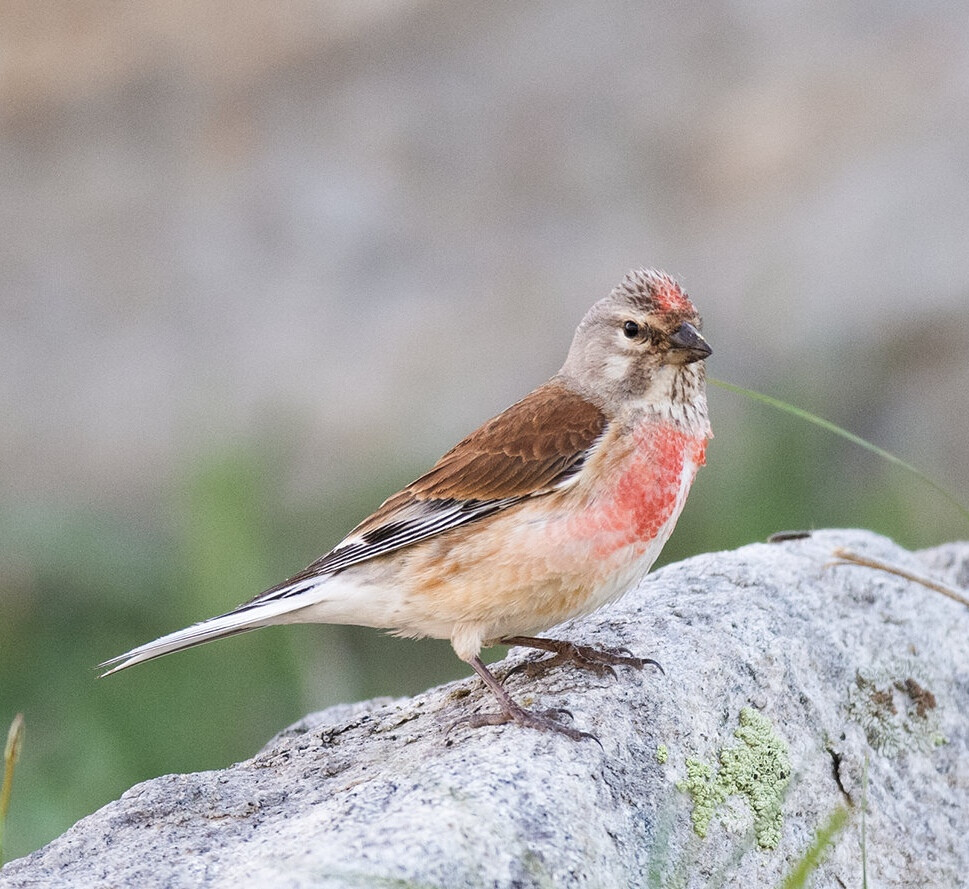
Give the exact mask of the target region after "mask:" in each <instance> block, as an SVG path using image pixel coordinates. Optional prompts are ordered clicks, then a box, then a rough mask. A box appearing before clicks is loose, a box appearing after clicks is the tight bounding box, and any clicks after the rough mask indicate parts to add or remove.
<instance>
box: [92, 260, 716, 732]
mask: <svg viewBox="0 0 969 889" xmlns="http://www.w3.org/2000/svg"><path fill="white" fill-rule="evenodd" d="M701 329H702V322H701V319H700V316H699V314H698V313H697V310H696V308H695V306H694V305H693V303H692V301H691V300H690V298H689V296H687V294H686V293H685V292H684V290H683V289H682V288H681V287H680V285H679V284H678V283H677V282H676V281H675V280H674V279H673V278H672V277H671V276H670V275H668V274H666V273H665V272H662V271H658V270H655V269H634V270H632V271H630V272H629V273H627V274H626V275H625V276H624V278H623V279H622V281H621V282H620V283H619V284H618V285H617V286H616V287H615V288H614V289H613V290H612V291H611V292H610V293H609V294H608V295H607V296H606V297H605V298H603V299H600V300H599V301H598V302H596V303H595V304H594V305H593V306H592V307H591V308H590V309H589V310H588V312H587V313H586V315H585V316H584V318H583V319H582V321H581V322H580V324H579V326H578V328H577V329H576V332H575V335H574V337H573V340H572V344H571V347H570V348H569V351H568V354H567V357H566V359H565V363H564V364H563V365H562V367H561V369H560V370H559V371H558V372H557V373H556V374H554V375H553V376H552V377H551V378H550V379H549V380H548V381H547V382H545V383H543V384H542V385H540V386H538V387H537V388H536V389H534V390H533V391H531V392H530V393H529V394H528V395H526V396H525V397H524V398H522V399H521V400H520V401H518V402H516V403H515V404H513V405H512V406H511V407H509V408H507V409H506V410H504V411H502V412H501V413H500V414H498V415H497V416H495V417H493V418H492V419H490V420H488V421H487V422H486V423H484V425H482V426H481V427H480V428H478V429H477V430H476V431H474V432H472V433H471V434H470V435H468V436H467V437H466V438H464V439H463V440H462V441H460V442H459V443H458V444H457V445H455V446H454V447H453V448H451V450H449V451H448V452H447V453H446V454H444V456H442V457H441V458H440V459H439V460H438V461H437V462H436V463H435V464H434V465H433V466H432V467H431V468H430V469H429V470H428V471H427V472H426V473H424V474H423V475H421V476H420V477H419V478H418V479H416V480H415V481H413V482H411V483H410V484H409V485H407V486H406V487H405V488H403V489H402V490H401V491H399V492H397V493H396V494H393V495H392V496H390V497H389V498H387V499H386V500H385V501H384V502H383V504H382V505H381V506H380V507H378V509H377V510H376V512H374V513H373V514H372V515H370V516H369V517H368V518H366V519H364V520H363V521H362V522H361V523H360V524H358V525H357V526H356V527H355V528H354V529H353V530H352V531H350V533H349V534H347V536H346V537H345V538H344V539H343V540H342V541H341V542H340V543H338V544H337V545H336V546H335V547H334V548H333V549H331V550H330V551H329V552H328V553H326V554H325V555H323V556H322V557H320V558H319V559H317V560H316V561H314V562H313V563H312V564H310V565H309V566H308V567H307V568H305V569H303V570H302V571H300V572H298V573H297V574H295V575H293V576H292V577H290V578H289V579H288V580H285V581H283V582H282V583H279V584H277V585H276V586H273V587H271V588H270V589H268V590H265V591H264V592H262V593H260V594H259V595H257V596H255V597H254V598H253V599H251V600H250V601H248V602H246V603H245V604H243V605H240V606H239V607H237V608H235V609H233V610H231V611H228V612H227V613H225V614H222V615H219V616H217V617H212V618H209V619H207V620H203V621H201V622H200V623H196V624H194V625H192V626H189V627H187V628H185V629H182V630H178V631H176V632H173V633H169V634H168V635H166V636H162V637H161V638H159V639H156V640H155V641H153V642H148V643H147V644H144V645H141V646H139V647H137V648H134V649H132V650H131V651H128V652H127V653H125V654H122V655H119V656H117V657H114V658H111V659H109V660H107V661H105V662H104V663H103V664H101V665H100V666H101V668H107V669H106V671H105V672H104V673H103V674H102V676H108V675H110V674H112V673H117V672H118V671H120V670H125V669H127V668H128V667H132V666H134V665H135V664H140V663H142V662H144V661H148V660H151V659H153V658H156V657H160V656H161V655H165V654H169V653H171V652H174V651H179V650H182V649H185V648H190V647H192V646H195V645H199V644H202V643H204V642H208V641H210V640H213V639H220V638H224V637H227V636H232V635H235V634H237V633H242V632H246V631H248V630H253V629H256V628H258V627H265V626H271V625H275V624H292V623H332V624H356V625H361V626H367V627H376V628H381V629H385V630H388V631H390V632H392V633H393V634H395V635H398V636H402V637H412V638H421V637H432V638H440V639H448V640H450V642H451V645H452V647H453V649H454V652H455V654H456V655H457V656H458V657H459V658H460V659H461V660H462V661H465V662H467V663H468V664H469V665H470V666H471V667H472V669H473V670H474V671H475V673H477V675H478V676H479V677H480V678H481V680H482V681H483V682H484V684H485V685H486V686H487V687H488V688H489V689H490V690H491V692H493V694H494V696H495V698H496V699H497V702H498V706H499V710H498V712H495V713H475V714H473V715H470V716H467V717H465V719H463V720H459V721H463V722H467V723H468V724H470V725H471V726H473V727H479V726H484V725H502V724H505V723H515V724H517V725H519V726H522V727H525V728H531V729H537V730H540V731H550V732H558V733H561V734H564V735H566V736H568V737H570V738H572V739H575V740H579V739H582V738H586V737H594V736H593V735H591V734H590V733H588V732H583V731H580V730H579V729H577V728H574V727H573V726H572V725H568V724H567V723H566V721H565V720H564V718H563V712H564V713H566V714H568V711H561V710H549V711H534V710H529V709H526V708H525V707H523V706H522V705H520V704H518V703H517V702H516V701H515V700H514V699H513V698H512V696H511V695H510V694H509V692H508V691H507V690H506V689H505V687H504V686H503V684H502V683H501V682H499V680H498V679H497V678H496V677H495V676H494V674H493V673H492V672H491V670H489V669H488V667H487V666H486V665H485V664H484V662H483V661H482V660H481V656H480V653H481V650H482V648H485V647H488V646H491V645H495V644H504V645H509V646H523V647H530V648H535V649H539V650H542V651H546V652H551V653H552V657H551V658H547V659H546V662H549V663H551V662H555V663H563V662H571V663H574V664H576V665H578V666H579V667H585V668H587V669H591V670H595V671H597V672H602V671H608V672H614V671H613V669H612V668H613V666H615V665H628V666H632V667H642V666H643V665H644V664H645V663H654V664H655V663H656V662H655V661H650V660H649V659H640V658H636V657H633V656H632V655H631V654H630V653H628V652H627V653H625V654H624V653H621V652H622V651H624V650H619V651H612V650H601V649H596V648H593V647H591V646H583V645H577V644H575V643H572V642H569V641H567V640H560V639H552V638H547V637H545V636H537V635H536V634H538V633H545V632H546V631H547V630H549V629H551V628H553V627H555V626H557V625H559V624H561V623H563V622H564V621H566V620H569V619H572V618H575V617H579V616H581V615H585V614H589V613H591V612H593V611H595V610H597V609H598V608H600V607H602V606H603V605H605V604H607V603H609V602H611V601H614V600H616V599H618V598H619V597H620V596H622V595H623V594H624V593H625V592H626V591H627V590H628V589H629V588H631V587H632V586H633V585H635V584H636V583H637V581H639V580H640V579H641V578H642V577H643V576H644V575H645V574H646V572H647V571H648V570H649V568H650V567H651V566H652V564H653V562H654V561H655V560H656V558H657V556H658V555H659V553H660V551H661V550H662V548H663V546H664V545H665V543H666V541H667V539H668V538H669V536H670V534H671V533H672V531H673V527H674V525H675V524H676V521H677V519H678V518H679V515H680V513H681V511H682V509H683V506H684V503H685V501H686V498H687V494H688V493H689V490H690V487H691V485H692V483H693V480H694V477H695V476H696V473H697V470H698V469H699V468H700V466H702V465H703V464H704V463H705V454H706V445H707V440H708V439H709V438H711V437H712V432H711V428H710V422H709V418H708V412H707V402H706V383H705V370H704V361H705V359H706V358H708V357H709V356H710V355H711V354H712V350H711V348H710V346H709V345H708V343H707V341H706V340H705V339H704V338H703V335H702V334H701V332H700V331H701ZM568 715H571V714H568ZM596 740H598V739H596Z"/></svg>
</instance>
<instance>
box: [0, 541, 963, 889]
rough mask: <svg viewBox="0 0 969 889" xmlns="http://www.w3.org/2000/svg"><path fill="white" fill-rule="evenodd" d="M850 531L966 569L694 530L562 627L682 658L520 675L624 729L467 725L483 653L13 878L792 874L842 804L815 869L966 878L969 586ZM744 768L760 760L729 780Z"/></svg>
mask: <svg viewBox="0 0 969 889" xmlns="http://www.w3.org/2000/svg"><path fill="white" fill-rule="evenodd" d="M836 547H847V548H849V549H850V550H852V551H854V552H857V553H862V554H864V555H866V556H870V557H875V558H878V559H882V560H886V561H888V562H891V563H892V564H895V565H898V566H899V567H902V568H904V569H906V570H908V571H910V572H914V573H917V574H920V575H927V576H932V577H934V578H936V579H938V580H941V581H942V582H944V583H947V584H949V585H953V586H960V587H962V588H965V587H966V586H967V585H969V544H967V543H954V544H947V545H945V546H941V547H938V548H936V549H932V550H927V551H924V552H919V553H910V552H907V551H906V550H903V549H901V548H899V547H898V546H896V545H895V544H893V543H892V542H891V541H889V540H887V539H885V538H883V537H879V536H877V535H875V534H873V533H870V532H866V531H821V532H815V533H813V534H812V535H811V536H810V537H808V538H806V539H803V540H791V541H787V542H782V543H764V544H754V545H751V546H746V547H744V548H742V549H740V550H737V551H734V552H722V553H709V554H705V555H700V556H696V557H695V558H692V559H688V560H686V561H684V562H681V563H678V564H675V565H670V566H668V567H666V568H664V569H662V570H660V571H657V572H656V573H655V574H653V575H650V576H649V577H648V578H647V579H646V580H645V581H644V582H643V583H642V584H641V586H640V587H639V588H638V589H636V590H634V591H632V592H631V593H630V594H628V595H627V596H626V597H625V598H624V599H623V600H622V601H621V602H619V603H617V604H616V605H614V606H612V607H610V608H608V609H605V610H603V611H601V612H599V613H598V614H596V615H593V616H591V617H588V618H585V619H583V620H581V621H576V622H574V623H573V624H571V625H568V626H565V627H563V628H560V629H559V630H558V631H557V633H556V635H560V636H565V637H568V638H571V639H575V640H580V641H583V642H587V643H593V644H597V645H601V646H616V647H618V646H627V647H628V648H630V649H632V650H633V651H635V652H636V653H640V654H644V655H651V656H654V657H656V658H657V659H658V660H659V661H661V662H662V664H663V667H664V668H665V674H661V673H660V672H658V671H657V670H655V669H652V668H648V667H647V668H646V669H644V670H643V671H642V672H635V671H632V670H629V669H620V670H619V672H618V675H617V677H616V678H615V679H611V678H605V679H601V678H596V677H594V676H591V675H587V674H584V673H579V672H577V671H576V670H575V669H573V668H571V667H563V668H556V669H554V670H551V671H549V672H547V673H545V674H544V675H542V676H540V677H534V678H530V677H528V676H526V675H524V674H523V673H519V674H516V675H515V676H513V677H511V678H510V679H509V682H508V687H509V688H510V690H511V692H512V693H513V694H514V695H515V696H516V698H517V699H518V700H519V701H521V702H522V703H524V704H526V705H528V706H533V707H540V708H547V707H567V708H568V709H569V710H570V711H571V712H572V714H573V719H574V724H575V725H576V726H578V727H579V728H582V729H586V730H589V731H593V732H595V734H596V735H597V736H598V738H599V741H600V743H601V746H600V744H597V743H595V742H594V741H583V742H578V743H576V742H573V741H570V740H569V739H567V738H565V737H562V736H556V735H549V734H542V733H537V732H533V731H525V730H522V729H519V728H517V727H514V726H502V727H497V728H481V729H474V730H472V729H469V728H467V727H465V726H462V725H460V724H457V725H455V722H456V721H457V720H459V719H460V718H461V717H462V716H464V715H466V714H468V713H471V712H474V711H477V710H481V709H484V710H490V709H493V708H494V702H493V700H492V699H491V697H490V696H489V695H488V694H487V693H486V692H485V690H484V689H483V688H482V687H481V685H480V683H478V682H477V681H476V680H473V679H469V680H466V681H463V682H456V683H451V684H449V685H446V686H442V687H440V688H435V689H431V690H430V691H428V692H426V693H424V694H421V695H418V696H416V697H414V698H411V699H404V700H388V699H380V700H376V701H369V702H363V703H359V704H353V705H346V706H340V707H334V708H331V709H329V710H325V711H323V712H321V713H315V714H312V715H310V716H308V717H306V718H305V719H304V720H302V721H301V722H300V723H298V724H297V725H296V726H293V727H291V728H290V729H287V730H286V731H284V732H283V733H281V734H280V735H279V736H277V737H276V738H275V739H274V740H273V741H272V742H271V743H270V744H269V745H268V746H267V747H266V748H265V749H264V750H262V751H260V752H259V753H258V754H257V755H256V756H254V757H253V758H252V759H250V760H247V761H245V762H242V763H238V764H237V765H234V766H231V767H230V768H227V769H225V770H222V771H217V772H203V773H199V774H190V775H166V776H163V777H160V778H156V779H154V780H151V781H146V782H145V783H143V784H139V785H137V786H135V787H133V788H132V789H131V790H129V791H128V792H127V793H125V794H124V795H123V796H122V797H121V798H120V799H119V800H117V801H115V802H113V803H110V804H109V805H107V806H105V807H104V808H103V809H101V810H100V811H98V812H95V813H94V814H93V815H90V816H89V817H87V818H84V819H83V820H82V821H80V822H78V823H77V824H76V825H75V826H74V827H72V828H71V829H70V830H68V831H67V832H66V833H65V834H64V835H63V836H61V837H59V838H58V839H56V840H54V841H53V842H52V843H50V844H49V845H48V846H46V847H45V848H43V849H41V850H39V851H37V852H35V853H33V854H32V855H29V856H27V857H26V858H22V859H20V860H17V861H13V862H10V863H9V864H8V865H7V866H6V867H5V868H4V869H3V871H2V872H0V886H2V887H36V886H41V885H42V886H70V887H73V889H86V887H92V889H93V887H128V886H131V887H139V889H141V887H154V886H165V887H173V889H174V887H199V886H205V887H243V886H271V887H273V889H297V887H298V889H303V887H327V889H329V887H358V886H360V887H363V886H366V887H382V886H388V887H389V886H401V887H404V886H408V887H410V886H421V887H464V886H468V887H478V886H489V887H544V886H548V887H553V886H554V887H572V886H582V887H600V886H601V887H610V889H611V887H625V886H663V887H674V886H676V887H681V886H685V887H706V886H710V885H726V886H733V885H737V886H777V885H779V883H780V882H781V880H782V879H783V877H784V875H785V874H786V873H788V872H789V870H790V869H791V868H792V867H793V865H794V864H795V863H796V862H797V861H798V860H799V859H800V858H801V857H802V856H803V854H804V853H805V851H806V850H807V848H808V847H809V846H810V844H811V842H812V839H813V837H814V835H815V833H816V831H817V830H818V829H819V827H821V826H822V825H823V824H824V823H825V822H826V821H827V819H828V818H829V816H830V815H831V813H832V812H834V811H836V810H837V809H838V808H839V807H847V809H848V810H849V820H848V822H847V826H846V827H845V828H844V829H843V830H842V831H841V833H840V834H838V835H837V837H836V840H835V842H834V844H833V847H832V848H831V850H830V854H829V855H828V857H827V859H826V860H825V861H824V862H823V863H822V864H821V865H820V868H819V869H818V871H817V872H816V873H815V875H814V877H813V880H814V883H813V885H814V886H817V887H827V886H832V887H834V886H859V885H861V884H862V882H861V874H862V868H863V866H864V867H865V868H866V869H867V879H868V884H869V885H872V886H879V887H903V886H911V887H916V886H918V887H922V886H956V885H959V884H960V881H961V880H963V879H964V877H965V874H966V873H969V842H967V839H966V838H967V837H969V645H967V644H966V638H967V635H969V610H967V609H966V608H965V607H964V606H963V605H961V604H959V603H958V602H956V601H953V600H951V599H949V598H946V597H944V596H943V595H940V594H939V593H938V592H935V591H932V590H930V589H928V588H926V587H924V586H923V585H921V584H918V583H914V582H912V581H909V580H905V579H903V578H901V577H899V576H896V575H893V574H889V573H886V572H884V571H879V570H874V569H872V568H866V567H860V566H856V565H843V564H831V563H832V559H833V555H832V554H833V552H834V550H835V548H836ZM531 657H533V655H532V654H525V653H522V652H521V651H519V650H514V651H513V652H512V656H511V657H510V658H509V660H508V665H511V664H514V663H519V662H521V661H522V660H523V659H526V658H531ZM741 723H744V725H745V728H741ZM738 764H739V765H738ZM738 768H741V769H743V768H747V769H748V773H745V774H746V778H747V779H748V782H749V786H747V787H746V793H740V792H734V793H732V794H731V793H730V791H731V789H732V790H733V791H739V790H742V789H743V788H742V787H740V783H739V782H738V779H737V776H736V774H734V772H732V771H731V770H734V771H735V770H736V769H738ZM704 769H706V773H707V774H708V776H709V780H708V781H707V783H706V789H707V790H708V791H711V792H712V789H713V788H716V787H720V788H721V789H722V793H721V796H725V797H726V798H725V799H723V800H722V801H720V802H719V803H718V802H717V801H716V800H715V799H713V802H712V803H711V805H710V808H709V810H708V811H707V812H706V814H707V815H708V816H710V817H709V818H707V819H706V820H705V819H704V813H703V810H702V807H699V806H695V805H694V803H695V800H694V797H693V796H691V794H690V793H688V792H687V791H686V790H684V789H682V788H683V787H684V786H685V784H684V782H685V781H686V779H687V776H688V772H689V773H691V774H693V775H694V777H695V776H696V775H697V774H703V772H704ZM728 774H729V775H732V777H731V778H730V780H725V776H727V775H728ZM741 777H743V776H741ZM731 782H733V783H732V784H731ZM694 783H696V782H694ZM700 783H701V784H702V783H703V782H700ZM724 788H725V789H724ZM701 789H702V787H701ZM728 794H730V795H728ZM707 795H708V796H711V794H710V793H708V794H707ZM711 798H712V797H711ZM754 805H756V807H757V813H756V814H757V818H755V813H754V811H753V807H754ZM774 806H776V808H777V811H776V812H775V811H774V810H773V808H772V807H774ZM863 812H864V813H865V816H864V819H863V817H862V813H863ZM698 826H699V827H701V829H702V828H703V827H705V829H706V831H705V832H706V836H705V837H701V836H699V835H698V833H697V827H698ZM863 830H864V833H862V831H863ZM863 835H864V842H862V836H863Z"/></svg>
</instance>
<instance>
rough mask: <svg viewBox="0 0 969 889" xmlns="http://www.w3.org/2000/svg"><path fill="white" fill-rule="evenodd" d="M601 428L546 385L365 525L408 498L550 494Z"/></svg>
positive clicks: (580, 403) (578, 403) (583, 403)
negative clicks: (548, 489)
mask: <svg viewBox="0 0 969 889" xmlns="http://www.w3.org/2000/svg"><path fill="white" fill-rule="evenodd" d="M605 424H606V418H605V416H604V415H603V413H602V411H600V410H599V408H598V407H596V406H595V405H594V404H592V402H590V401H587V400H586V399H585V398H583V397H582V396H581V395H579V394H578V393H576V392H573V391H571V390H570V389H566V388H565V387H564V386H562V385H561V384H559V383H555V382H551V383H546V384H545V385H544V386H540V387H539V388H538V389H535V390H534V391H533V392H531V393H529V394H528V395H526V396H525V397H524V398H523V399H522V400H521V401H519V402H518V403H517V404H513V405H512V406H511V407H510V408H508V409H507V410H504V411H502V412H501V413H500V414H498V416H497V417H494V418H493V419H491V420H489V421H488V422H487V423H485V424H484V425H483V426H482V427H481V428H480V429H478V430H476V431H475V432H472V433H471V434H470V435H469V436H468V437H467V438H465V439H464V440H463V441H460V442H458V444H456V445H455V446H454V447H453V448H451V450H450V451H448V452H447V453H446V454H445V455H444V456H443V457H441V459H440V460H438V461H437V463H435V464H434V466H433V467H431V469H430V470H428V471H427V472H425V473H424V475H422V476H421V477H420V478H419V479H417V481H415V482H412V483H411V484H409V485H408V486H407V487H406V488H404V490H403V491H401V492H400V494H397V495H396V496H395V497H391V498H390V499H389V500H388V501H387V502H386V503H385V504H384V505H383V506H382V507H381V508H380V509H379V510H377V512H376V513H374V515H373V516H371V517H370V518H369V519H368V520H367V522H366V524H367V525H371V524H372V523H374V522H375V521H376V522H379V521H380V520H381V519H382V518H384V517H386V515H387V512H388V511H389V510H392V509H393V508H395V507H396V506H398V505H400V504H401V503H403V502H406V501H407V500H409V499H410V498H414V499H417V500H503V499H505V498H507V497H524V496H527V495H529V494H535V493H537V492H539V491H541V490H543V489H545V488H550V487H552V486H554V485H555V483H556V481H558V480H559V479H560V478H561V476H562V475H563V474H564V473H566V472H568V470H569V469H571V468H572V467H573V465H574V464H575V463H576V461H578V460H581V459H582V457H583V456H584V455H585V452H586V451H587V450H588V449H589V448H590V447H591V446H592V444H593V443H594V442H595V440H596V439H597V438H598V437H599V436H600V435H601V434H602V430H603V429H604V428H605ZM398 498H400V500H399V501H398ZM394 501H398V502H397V503H395V502H394Z"/></svg>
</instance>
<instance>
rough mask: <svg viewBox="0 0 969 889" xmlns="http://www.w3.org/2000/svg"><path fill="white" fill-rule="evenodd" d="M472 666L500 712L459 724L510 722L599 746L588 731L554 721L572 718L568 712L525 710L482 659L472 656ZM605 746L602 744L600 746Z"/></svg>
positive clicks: (475, 725)
mask: <svg viewBox="0 0 969 889" xmlns="http://www.w3.org/2000/svg"><path fill="white" fill-rule="evenodd" d="M469 663H470V664H471V666H472V667H474V672H475V673H477V674H478V675H479V676H480V677H481V679H482V681H483V682H484V684H485V685H487V686H488V688H490V689H491V691H492V692H493V693H494V696H495V697H496V698H498V703H499V704H500V705H501V712H500V713H475V714H474V715H472V716H467V717H465V718H463V719H460V720H458V722H459V723H462V722H466V723H467V724H468V725H470V726H471V727H472V728H479V727H481V726H483V725H505V724H506V723H509V722H514V723H515V724H516V725H520V726H522V727H523V728H533V729H538V730H539V731H542V732H558V733H559V734H561V735H565V736H566V737H569V738H571V739H572V740H573V741H581V740H583V738H591V739H592V740H593V741H595V742H596V743H599V739H598V738H597V737H596V736H595V735H590V734H589V733H588V732H580V731H579V730H578V729H574V728H569V727H568V726H567V725H562V723H561V722H559V721H558V720H557V719H555V714H563V713H564V714H568V715H569V716H571V715H572V714H571V713H569V711H568V710H562V709H555V710H543V711H541V712H538V713H534V712H532V711H531V710H526V709H525V708H524V707H522V706H521V705H520V704H516V703H515V701H514V700H512V697H511V695H509V694H508V692H507V691H505V689H504V687H503V686H502V684H501V683H500V682H499V681H498V680H497V679H495V677H494V676H493V675H492V673H491V671H490V670H489V669H488V668H487V667H486V666H485V665H484V664H483V663H482V661H481V658H480V657H477V656H475V657H473V658H472V659H471V661H470V662H469ZM599 746H600V747H601V746H602V745H601V744H600V745H599Z"/></svg>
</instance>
